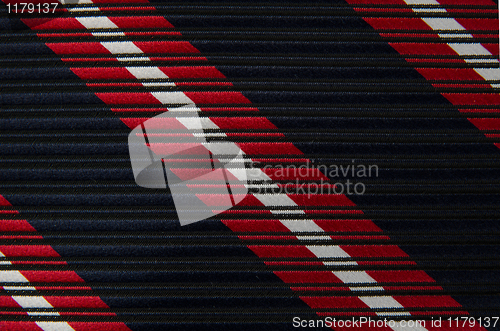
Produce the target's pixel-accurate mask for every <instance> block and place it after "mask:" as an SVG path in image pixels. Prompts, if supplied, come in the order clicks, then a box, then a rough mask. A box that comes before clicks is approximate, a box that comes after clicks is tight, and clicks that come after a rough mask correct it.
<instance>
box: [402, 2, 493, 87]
mask: <svg viewBox="0 0 500 331" xmlns="http://www.w3.org/2000/svg"><path fill="white" fill-rule="evenodd" d="M404 1H405V2H406V4H408V5H411V6H419V5H436V6H440V3H439V2H437V1H436V0H404ZM436 10H437V12H440V13H446V9H444V8H432V9H430V8H417V7H414V8H413V11H414V12H416V13H422V12H436ZM421 19H422V20H423V21H424V22H425V23H426V24H427V25H429V26H430V27H431V28H432V29H433V30H441V31H450V33H439V36H440V37H441V38H449V37H455V38H473V36H472V35H470V34H460V33H453V32H456V31H466V29H465V28H464V27H463V26H462V25H461V24H460V23H458V22H457V20H455V19H454V18H452V17H421ZM447 44H448V46H450V47H451V48H452V49H453V50H454V51H455V52H456V53H457V54H458V55H460V56H486V57H488V56H492V54H491V53H490V51H488V50H487V49H486V48H485V47H484V46H483V45H481V44H480V43H475V42H463V43H458V42H450V43H447ZM464 61H465V62H467V63H470V64H474V63H491V64H495V65H496V64H500V63H499V61H498V59H492V58H489V59H488V58H485V59H481V58H465V59H464ZM474 70H475V71H476V72H477V73H478V74H479V75H480V76H481V77H483V78H484V79H485V80H500V70H499V69H498V68H474ZM490 85H491V87H493V88H499V87H500V84H498V83H491V84H490Z"/></svg>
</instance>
